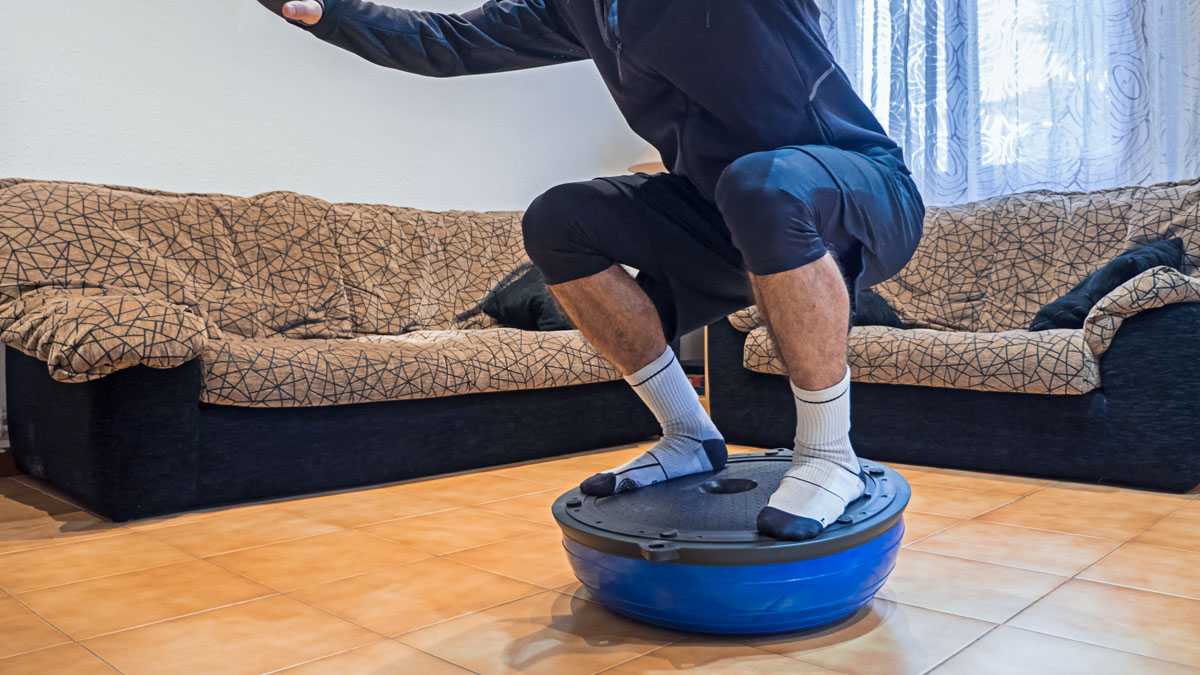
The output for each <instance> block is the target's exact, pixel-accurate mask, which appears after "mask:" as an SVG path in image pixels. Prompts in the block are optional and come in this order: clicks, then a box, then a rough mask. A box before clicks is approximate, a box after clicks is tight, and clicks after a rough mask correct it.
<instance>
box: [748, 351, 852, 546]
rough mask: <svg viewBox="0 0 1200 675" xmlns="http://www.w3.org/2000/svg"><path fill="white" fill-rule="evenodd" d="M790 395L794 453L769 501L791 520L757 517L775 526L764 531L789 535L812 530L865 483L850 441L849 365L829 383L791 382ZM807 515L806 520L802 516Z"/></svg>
mask: <svg viewBox="0 0 1200 675" xmlns="http://www.w3.org/2000/svg"><path fill="white" fill-rule="evenodd" d="M792 395H793V397H794V398H795V400H796V455H795V457H794V458H793V459H792V466H791V468H790V469H788V471H787V473H786V474H785V475H784V478H783V481H782V482H781V483H780V485H779V489H778V490H776V491H775V493H774V494H773V495H771V500H770V501H769V502H768V503H767V507H768V508H774V509H777V510H778V511H782V512H784V513H785V514H787V515H789V516H792V517H793V518H794V519H795V520H794V521H793V522H790V523H789V522H788V519H787V518H784V517H781V516H779V515H778V514H776V516H775V517H774V518H773V520H774V521H775V522H774V524H768V525H767V527H766V528H764V527H763V520H764V516H762V515H760V518H759V525H760V529H769V530H776V532H765V534H770V535H771V536H779V535H783V536H779V538H787V539H792V538H808V537H810V536H816V535H817V534H819V533H820V531H821V530H822V529H824V528H825V527H826V526H828V525H829V524H830V523H832V522H833V521H835V520H837V518H838V516H840V515H842V513H843V512H844V511H845V510H846V506H847V505H848V504H849V503H850V502H852V501H854V500H855V499H858V497H859V496H861V495H862V493H863V489H864V485H863V481H862V479H861V478H860V477H859V473H860V472H861V471H862V468H861V467H860V466H859V464H858V457H857V456H855V454H854V449H853V448H852V447H851V446H850V370H849V369H847V370H846V375H845V377H843V378H842V381H841V382H838V383H837V384H835V385H833V386H832V387H829V388H828V389H821V390H819V391H807V390H804V389H800V388H798V387H797V386H796V385H795V384H792ZM805 519H807V520H808V521H809V522H801V521H804V520H805ZM768 520H771V519H768ZM781 528H782V530H781Z"/></svg>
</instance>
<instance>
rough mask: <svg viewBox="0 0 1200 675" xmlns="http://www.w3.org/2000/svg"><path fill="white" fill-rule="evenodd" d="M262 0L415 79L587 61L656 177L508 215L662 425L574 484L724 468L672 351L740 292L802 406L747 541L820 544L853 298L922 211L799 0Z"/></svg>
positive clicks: (834, 491) (841, 449) (572, 187)
mask: <svg viewBox="0 0 1200 675" xmlns="http://www.w3.org/2000/svg"><path fill="white" fill-rule="evenodd" d="M260 2H262V3H263V4H265V5H267V6H268V7H272V8H274V9H276V10H277V11H278V12H279V13H281V14H282V15H283V16H284V17H285V18H287V19H289V20H291V21H292V22H293V23H295V24H297V25H300V26H302V27H304V28H305V29H306V30H309V31H311V32H312V33H313V34H314V35H315V36H317V37H318V38H321V39H323V40H325V41H327V42H330V43H332V44H335V45H337V46H339V47H343V48H345V49H348V50H350V51H352V52H354V53H356V54H358V55H360V56H362V57H363V58H365V59H367V60H369V61H372V62H374V63H377V64H379V65H382V66H387V67H391V68H399V69H401V70H405V71H408V72H412V73H418V74H422V75H430V76H434V77H446V76H455V75H467V74H474V73H490V72H498V71H506V70H515V69H519V68H531V67H535V66H546V65H552V64H556V63H565V62H568V61H576V60H581V59H591V60H592V61H593V62H594V63H595V65H596V67H597V68H598V69H599V71H600V74H601V76H602V77H603V79H604V82H605V83H606V85H607V86H608V88H609V91H610V92H611V94H612V96H613V98H614V100H615V101H616V103H617V106H618V107H619V108H620V110H621V112H622V114H623V115H624V116H625V118H626V120H627V121H628V122H629V124H630V126H631V127H632V128H633V130H634V131H636V132H637V133H638V134H639V135H640V136H642V137H643V138H645V139H646V140H647V141H649V142H650V143H651V144H652V145H653V146H654V147H655V148H657V149H658V150H659V152H660V153H661V154H662V157H663V161H664V163H665V164H666V165H667V166H668V167H669V168H670V173H661V174H656V175H653V176H650V175H646V174H637V175H632V176H617V177H611V178H598V179H595V180H591V181H584V182H579V183H570V184H566V185H560V186H558V187H555V188H552V189H551V190H549V191H548V192H546V193H545V194H543V195H542V196H540V197H538V198H537V199H536V200H535V201H534V202H533V204H531V205H530V207H529V209H528V210H527V212H526V214H525V218H524V222H523V226H524V236H525V247H526V249H527V250H528V252H529V255H530V258H531V259H532V260H533V261H534V263H536V264H537V266H538V267H539V268H540V269H541V270H542V272H543V274H544V275H545V277H546V280H547V283H548V284H549V285H550V289H551V291H552V292H553V293H554V296H555V297H556V298H557V299H558V301H559V302H560V303H561V304H562V306H563V308H564V309H565V310H566V312H567V314H568V315H569V316H570V317H571V319H572V320H573V321H574V322H575V324H576V325H577V326H578V327H579V328H580V330H582V331H583V333H584V335H586V336H587V338H588V339H589V340H590V341H591V342H592V344H593V345H594V346H595V347H596V349H598V350H599V351H600V353H601V354H603V355H604V356H605V357H607V358H608V359H609V360H610V361H612V362H613V363H614V364H616V365H617V367H618V368H620V369H621V371H622V373H624V374H625V376H626V380H627V381H629V383H630V384H631V385H633V387H634V390H635V391H636V392H637V394H638V396H640V397H641V399H642V400H643V401H645V403H646V405H648V406H649V407H650V409H651V410H652V411H653V412H654V414H655V416H656V417H657V418H658V421H659V422H660V423H661V424H662V428H663V435H662V439H661V440H659V441H658V443H656V444H655V445H654V447H652V448H651V449H650V450H649V451H647V452H646V453H645V454H643V455H642V456H640V457H638V458H636V459H634V460H632V461H630V462H628V463H626V464H624V465H622V466H619V467H616V468H614V469H612V470H610V471H607V472H603V473H599V474H596V475H595V476H592V477H591V478H588V479H587V480H585V481H584V482H583V484H582V485H581V488H582V490H583V491H584V492H585V493H587V494H590V495H598V496H607V495H611V494H614V493H617V492H624V491H627V490H634V489H637V488H639V487H643V486H646V485H650V484H653V483H658V482H661V481H664V480H669V479H671V478H677V477H679V476H684V475H688V474H692V473H697V472H701V471H711V470H714V469H720V468H721V467H723V466H724V465H725V461H726V449H725V441H724V439H723V438H722V437H721V434H720V432H718V431H717V429H716V428H715V427H714V426H713V423H712V421H711V420H710V419H709V417H708V415H707V414H706V413H705V411H704V409H703V408H702V407H701V406H700V404H699V401H698V400H697V397H696V394H695V392H694V390H693V389H692V388H691V386H690V384H689V382H688V380H687V378H686V377H685V376H684V373H683V370H682V368H681V367H680V365H679V363H678V361H676V359H675V356H674V354H673V352H672V351H671V350H670V349H669V348H668V347H667V339H669V338H674V337H675V336H678V335H681V334H683V333H686V332H688V331H691V330H694V329H696V328H699V327H701V326H704V325H707V324H709V323H711V322H713V321H715V320H717V319H720V318H721V317H724V316H726V315H727V314H730V313H731V312H734V311H737V310H739V309H742V308H743V307H746V306H748V305H749V304H751V303H752V302H754V301H755V300H757V303H758V306H759V308H760V310H761V311H762V314H763V316H764V318H765V319H766V322H767V325H768V326H769V327H770V330H771V333H772V335H773V337H774V339H775V344H776V345H777V347H778V350H779V353H780V356H781V357H782V359H783V362H784V363H785V365H786V367H787V370H788V373H789V375H790V378H791V385H792V392H793V393H794V394H795V399H796V413H797V428H796V445H795V450H796V453H795V458H794V461H793V463H792V466H791V468H790V469H789V470H788V472H787V474H786V476H785V477H784V479H783V481H782V483H781V484H780V486H779V488H778V489H777V491H776V492H775V493H774V494H773V495H772V496H771V499H770V502H769V504H768V505H767V506H766V507H765V508H764V509H763V510H762V512H761V513H760V514H759V516H758V529H759V531H760V532H761V533H763V534H765V535H768V536H771V537H776V538H779V539H791V540H803V539H808V538H811V537H815V536H816V535H817V534H819V533H820V532H821V530H822V529H824V527H825V526H826V525H827V524H829V523H831V522H833V521H834V520H836V519H837V517H838V516H839V515H841V514H842V512H843V511H844V510H845V508H846V505H847V504H849V503H850V502H851V501H853V500H854V499H856V498H857V497H859V496H860V495H861V494H862V492H863V481H862V478H861V475H860V474H861V468H860V467H859V464H858V459H857V457H856V456H855V454H854V451H853V449H852V448H851V446H850V439H849V431H850V400H849V385H850V374H849V369H848V368H847V365H846V332H847V326H848V325H849V323H850V321H851V305H852V303H851V297H852V295H853V293H854V291H855V289H856V288H857V286H858V285H859V284H863V285H870V284H875V283H878V282H880V281H883V280H884V279H886V278H888V277H890V276H892V275H893V274H895V273H896V272H898V271H899V270H900V269H901V268H902V267H903V266H904V264H905V263H906V262H907V261H908V260H909V258H910V257H911V255H912V253H913V251H914V249H915V248H916V246H917V241H918V240H919V238H920V233H921V221H922V218H923V213H924V207H923V205H922V202H921V198H920V195H919V194H918V193H917V190H916V188H915V186H914V184H913V182H912V180H911V178H910V174H909V172H908V169H907V168H906V167H905V166H904V162H903V159H902V153H901V151H900V149H899V148H898V147H897V146H896V144H895V143H894V142H892V140H891V139H889V138H888V137H887V135H886V134H885V133H884V132H883V129H882V128H881V127H880V125H879V123H878V122H877V121H876V120H875V118H874V117H873V116H872V115H871V113H870V111H869V110H868V108H867V107H866V106H865V105H864V104H863V102H862V101H861V100H860V99H859V98H858V96H857V95H856V94H855V93H854V91H853V90H852V89H851V87H850V83H849V80H848V79H847V78H846V75H845V74H844V73H843V72H842V70H841V69H840V68H839V67H838V66H837V65H836V64H835V63H834V59H833V55H832V54H831V53H830V51H829V48H828V47H827V46H826V44H825V41H824V39H823V37H822V35H821V32H820V28H819V24H818V18H819V17H818V12H817V9H816V7H815V6H814V5H813V2H812V0H488V2H487V3H486V4H484V5H483V6H482V7H480V8H479V9H475V10H471V11H469V12H466V13H464V14H461V15H458V14H439V13H434V12H419V11H412V10H403V9H397V8H393V7H384V6H379V5H374V4H372V3H370V2H366V1H365V0H296V1H293V2H286V3H282V4H281V3H280V2H279V0H260ZM482 133H487V132H486V131H484V132H482ZM619 264H625V265H629V266H631V267H634V268H636V269H638V270H639V274H638V276H637V280H636V281H635V280H634V279H632V278H631V277H630V276H629V275H628V274H626V273H625V272H624V271H623V270H622V269H621V267H619Z"/></svg>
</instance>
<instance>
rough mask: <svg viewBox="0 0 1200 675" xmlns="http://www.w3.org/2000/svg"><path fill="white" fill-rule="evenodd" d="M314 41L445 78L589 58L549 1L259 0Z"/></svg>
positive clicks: (377, 61) (401, 67)
mask: <svg viewBox="0 0 1200 675" xmlns="http://www.w3.org/2000/svg"><path fill="white" fill-rule="evenodd" d="M259 2H261V3H262V4H263V5H265V6H267V7H268V8H269V9H271V10H272V11H274V12H276V13H277V14H281V15H282V16H284V17H285V18H288V19H290V20H291V21H292V23H295V24H297V25H300V26H301V27H302V28H305V29H306V30H308V31H309V32H311V33H312V34H313V35H315V36H317V37H318V38H320V39H322V40H325V41H326V42H329V43H330V44H334V45H337V46H338V47H341V48H343V49H346V50H348V51H351V52H354V53H355V54H358V55H359V56H361V57H363V58H364V59H366V60H368V61H370V62H372V63H376V64H379V65H381V66H384V67H387V68H397V69H399V70H404V71H407V72H410V73H416V74H418V75H429V76H432V77H451V76H455V75H472V74H477V73H495V72H501V71H506V70H518V69H521V68H534V67H537V66H548V65H553V64H555V63H566V62H568V61H578V60H580V59H586V58H588V54H587V52H586V51H585V50H584V48H583V47H582V46H581V45H580V44H579V42H578V41H577V40H576V39H575V37H574V36H573V35H571V33H570V32H569V31H568V29H567V28H566V26H564V25H563V22H562V19H561V17H560V16H559V15H558V13H557V12H556V11H555V10H554V8H553V6H552V3H553V0H488V1H487V2H486V3H485V4H484V5H483V6H482V7H479V8H478V9H473V10H470V11H468V12H464V13H462V14H441V13H437V12H422V11H416V10H409V9H399V8H396V7H388V6H383V5H376V4H374V3H372V2H368V1H367V0H319V1H318V0H302V1H297V2H286V3H281V2H280V1H279V0H259Z"/></svg>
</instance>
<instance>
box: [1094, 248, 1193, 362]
mask: <svg viewBox="0 0 1200 675" xmlns="http://www.w3.org/2000/svg"><path fill="white" fill-rule="evenodd" d="M1185 302H1200V279H1197V278H1196V277H1189V276H1186V275H1183V274H1180V273H1179V272H1178V271H1176V270H1174V269H1171V268H1170V267H1155V268H1153V269H1149V270H1146V271H1145V272H1142V273H1141V274H1139V275H1137V276H1136V277H1134V278H1132V279H1130V280H1129V281H1126V282H1125V283H1124V284H1121V285H1120V286H1118V287H1117V288H1115V289H1113V291H1112V292H1111V293H1109V294H1108V295H1106V296H1104V297H1103V298H1101V300H1100V302H1097V303H1096V306H1095V307H1093V308H1092V311H1091V312H1090V313H1089V314H1088V317H1087V320H1086V321H1084V324H1083V332H1084V337H1085V339H1086V340H1087V343H1088V346H1089V347H1090V348H1091V350H1092V352H1093V353H1095V354H1096V355H1097V356H1100V355H1101V354H1103V353H1104V352H1106V351H1108V347H1109V345H1111V344H1112V340H1113V338H1114V337H1115V336H1116V334H1117V329H1119V328H1120V327H1121V324H1122V323H1123V322H1124V321H1125V319H1126V318H1128V317H1130V316H1133V315H1134V314H1137V313H1138V312H1145V311H1147V310H1151V309H1156V308H1158V307H1165V306H1167V305H1173V304H1177V303H1185ZM1196 332H1197V333H1200V326H1197V327H1196Z"/></svg>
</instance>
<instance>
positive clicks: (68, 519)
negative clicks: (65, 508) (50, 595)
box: [0, 511, 126, 554]
mask: <svg viewBox="0 0 1200 675" xmlns="http://www.w3.org/2000/svg"><path fill="white" fill-rule="evenodd" d="M125 532H126V530H124V529H122V528H121V526H120V525H117V524H116V523H111V522H109V521H107V520H101V519H100V518H97V517H96V516H93V515H92V514H90V513H87V512H85V511H72V512H70V513H63V514H60V515H57V516H46V517H42V518H31V519H28V520H17V521H13V522H8V523H0V554H3V553H11V552H13V551H27V550H30V549H35V548H45V547H47V546H57V545H59V544H66V543H73V542H79V541H88V540H91V539H98V538H101V537H111V536H113V535H117V534H124V533H125Z"/></svg>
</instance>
